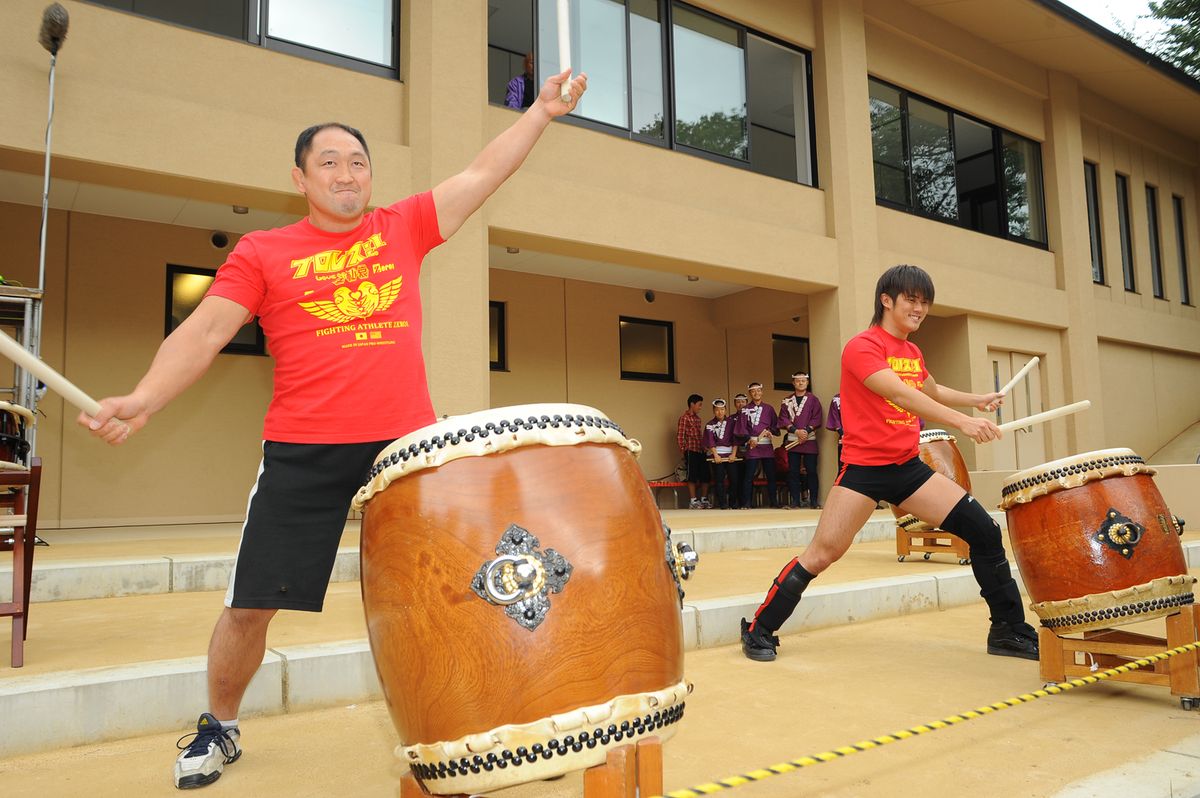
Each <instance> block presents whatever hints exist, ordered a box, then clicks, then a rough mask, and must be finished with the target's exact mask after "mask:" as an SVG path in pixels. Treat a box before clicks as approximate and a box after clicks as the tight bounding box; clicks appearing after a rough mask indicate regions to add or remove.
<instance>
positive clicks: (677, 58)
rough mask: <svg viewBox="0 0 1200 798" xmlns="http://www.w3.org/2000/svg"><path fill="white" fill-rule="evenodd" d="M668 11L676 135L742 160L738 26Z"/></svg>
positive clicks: (742, 69)
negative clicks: (673, 78)
mask: <svg viewBox="0 0 1200 798" xmlns="http://www.w3.org/2000/svg"><path fill="white" fill-rule="evenodd" d="M673 13H674V25H673V28H672V32H673V42H674V59H673V65H674V75H675V141H676V143H678V144H682V145H685V146H688V147H695V148H696V149H699V150H704V151H705V152H711V153H715V154H717V155H724V156H725V157H727V158H735V159H737V160H740V161H745V160H747V158H748V155H749V146H750V142H749V137H748V135H747V126H746V55H745V51H744V50H743V49H742V45H741V34H740V31H739V30H738V29H737V28H735V27H734V26H732V25H727V24H725V23H724V22H721V21H719V20H716V19H713V18H712V17H708V16H704V15H702V14H698V13H696V12H694V11H688V10H687V9H685V8H682V7H680V6H676V7H675V9H674V12H673ZM589 91H590V88H589Z"/></svg>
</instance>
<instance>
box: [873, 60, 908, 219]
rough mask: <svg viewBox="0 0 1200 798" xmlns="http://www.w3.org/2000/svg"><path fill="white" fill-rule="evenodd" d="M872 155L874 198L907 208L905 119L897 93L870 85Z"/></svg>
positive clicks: (890, 88) (896, 91) (882, 86)
mask: <svg viewBox="0 0 1200 798" xmlns="http://www.w3.org/2000/svg"><path fill="white" fill-rule="evenodd" d="M869 90H870V96H871V99H870V111H871V153H872V158H873V160H874V161H875V196H876V197H877V198H879V199H882V200H886V201H888V202H894V203H897V204H898V205H908V204H909V198H908V168H907V165H906V164H907V162H906V159H905V156H904V152H905V148H904V119H903V113H902V112H901V106H900V90H899V89H894V88H892V87H891V86H888V85H886V84H883V83H880V82H879V81H877V80H872V81H870V82H869Z"/></svg>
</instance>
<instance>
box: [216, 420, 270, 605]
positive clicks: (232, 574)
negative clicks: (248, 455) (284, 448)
mask: <svg viewBox="0 0 1200 798" xmlns="http://www.w3.org/2000/svg"><path fill="white" fill-rule="evenodd" d="M266 445H267V442H266V441H263V442H262V446H261V447H260V448H263V449H265V448H266ZM265 461H266V453H265V452H264V454H263V458H262V459H261V460H259V461H258V473H257V474H255V475H254V484H253V485H251V486H250V496H249V497H248V498H247V499H246V518H245V519H244V520H243V521H242V533H241V535H239V536H238V545H237V550H238V554H241V553H242V539H243V538H245V537H246V524H248V523H250V504H251V503H252V502H253V501H254V494H255V493H257V492H258V481H259V480H260V479H262V475H263V464H264V463H265ZM236 577H237V556H234V558H233V568H231V569H230V570H229V587H227V588H225V606H226V607H232V606H233V581H234V579H235V578H236Z"/></svg>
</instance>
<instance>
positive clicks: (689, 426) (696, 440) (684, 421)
mask: <svg viewBox="0 0 1200 798" xmlns="http://www.w3.org/2000/svg"><path fill="white" fill-rule="evenodd" d="M703 434H704V425H703V424H702V423H701V422H700V416H698V415H696V414H695V413H693V412H692V411H690V410H689V411H687V412H686V413H684V414H683V415H682V416H680V417H679V426H678V427H677V428H676V430H675V440H676V441H677V442H678V443H679V451H681V452H702V451H704V448H703V447H702V446H701V443H700V442H701V439H702V436H703Z"/></svg>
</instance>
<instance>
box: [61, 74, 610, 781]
mask: <svg viewBox="0 0 1200 798" xmlns="http://www.w3.org/2000/svg"><path fill="white" fill-rule="evenodd" d="M570 74H571V73H570V70H567V71H565V72H563V73H561V74H559V75H556V76H553V77H551V78H549V79H548V80H547V81H546V83H545V85H544V86H543V87H542V89H541V92H540V94H539V95H538V96H537V98H536V99H535V100H534V101H533V104H532V105H531V106H530V108H529V110H528V111H526V112H525V113H523V114H522V115H521V116H520V118H519V119H518V120H517V121H516V122H515V123H514V124H513V125H512V126H511V127H509V128H508V130H506V131H505V132H503V133H501V134H500V135H499V136H497V137H496V138H495V139H494V140H493V141H492V142H491V143H489V144H488V145H487V146H486V147H485V148H484V149H483V151H482V152H481V153H480V154H479V155H478V156H477V157H476V158H475V160H474V161H472V162H471V164H470V165H469V166H468V167H467V168H466V169H465V170H464V171H463V172H461V173H459V174H457V175H454V176H453V177H450V178H448V179H447V180H445V181H444V182H442V183H440V184H439V185H437V186H436V187H434V189H433V190H432V191H430V192H426V193H424V194H418V195H416V196H413V197H409V198H408V199H406V200H403V201H401V202H398V203H396V204H394V205H390V206H388V207H383V208H377V209H375V210H372V211H368V209H367V206H368V203H369V202H370V199H371V178H372V174H371V158H370V153H369V151H368V149H367V143H366V140H365V139H364V138H363V135H362V134H361V133H360V132H359V131H357V130H355V129H354V128H352V127H348V126H346V125H343V124H340V123H328V124H322V125H314V126H313V127H311V128H308V129H307V130H305V131H303V132H302V133H301V134H300V136H299V138H298V139H297V141H296V152H295V163H296V166H295V168H294V169H292V180H293V182H294V184H295V186H296V189H297V191H299V192H300V193H301V194H303V195H304V196H305V198H306V199H307V201H308V217H307V218H305V219H303V220H301V221H299V222H297V223H296V224H293V225H289V226H287V227H284V228H280V229H277V230H266V231H258V232H253V233H248V234H246V235H245V236H243V237H242V239H241V240H240V241H239V242H238V244H237V246H236V247H235V248H234V250H233V252H232V253H230V256H229V259H228V260H227V261H226V263H225V264H224V265H223V266H222V267H221V268H220V270H218V272H217V277H216V279H215V280H214V282H213V285H212V288H211V289H210V290H209V292H208V295H207V296H205V298H204V300H203V301H202V302H201V303H200V305H199V306H198V307H197V308H196V310H195V312H193V313H192V315H190V316H189V317H188V318H187V319H186V320H185V321H184V322H183V323H182V324H181V325H180V326H179V327H178V328H177V329H176V330H175V331H174V332H173V333H171V335H170V336H169V337H168V338H167V339H166V340H165V341H163V343H162V345H161V346H160V347H159V350H158V353H157V354H156V355H155V357H154V361H153V362H152V363H151V365H150V368H149V370H148V371H147V372H146V375H145V376H144V377H143V378H142V379H141V381H140V382H139V383H138V384H137V387H136V388H134V390H133V392H132V393H130V394H128V395H126V396H118V397H110V398H108V399H105V400H103V401H102V402H101V403H100V411H99V412H98V413H97V414H96V415H95V417H89V416H87V415H85V414H82V413H81V414H80V416H79V423H80V424H82V425H84V426H86V427H88V428H89V429H91V430H92V432H93V434H95V435H96V436H97V437H99V438H101V439H103V440H105V441H107V442H108V443H110V444H114V445H116V444H120V443H123V442H124V441H125V440H126V439H127V438H128V436H129V435H130V433H132V432H137V431H138V430H139V429H141V428H142V427H143V426H145V425H146V422H147V421H148V420H149V419H150V416H151V415H153V414H154V413H157V412H158V411H159V410H162V409H163V407H165V406H166V405H167V403H168V402H170V401H171V400H172V399H174V398H175V397H176V396H178V395H179V394H180V393H181V392H183V390H184V389H185V388H187V387H188V386H189V385H191V384H192V383H193V382H195V381H196V380H197V379H199V378H200V376H201V375H202V374H203V373H204V372H205V371H206V370H207V369H208V367H209V366H210V365H211V364H212V362H213V359H214V358H215V357H216V355H217V353H218V352H219V351H220V350H221V349H222V348H223V347H224V346H225V345H226V344H227V343H229V341H230V340H231V339H232V338H233V336H234V335H235V334H236V333H237V332H238V330H239V329H240V328H241V327H242V325H243V324H245V323H246V322H248V321H250V320H251V319H253V318H254V317H255V316H258V318H259V319H260V320H261V323H262V326H263V330H264V331H265V332H266V335H267V338H268V339H269V341H270V347H271V354H272V356H273V357H274V358H275V386H274V387H275V390H274V394H273V396H272V398H271V405H270V407H269V408H268V410H267V417H266V421H265V424H264V432H263V459H262V464H261V465H260V466H259V472H258V478H257V480H256V482H255V484H254V486H253V488H252V489H251V491H250V500H249V503H248V506H247V510H246V522H245V524H244V525H243V527H242V540H241V542H240V544H239V547H238V555H237V559H236V560H235V563H234V570H233V573H232V574H231V575H230V579H229V590H228V592H227V593H226V597H225V605H226V606H225V610H224V611H223V612H222V614H221V616H220V618H219V619H218V620H217V624H216V628H215V629H214V630H213V636H212V641H211V643H210V644H209V650H208V693H209V696H208V698H209V707H208V709H209V711H208V712H205V713H204V714H202V715H201V716H200V720H199V722H198V723H197V726H196V729H197V731H196V736H195V738H194V739H193V740H192V741H191V742H190V744H189V745H188V746H187V747H186V748H184V750H183V752H182V753H181V754H179V756H178V757H177V759H176V763H175V786H176V787H180V788H189V787H200V786H203V785H205V784H210V783H212V782H214V781H216V780H217V779H218V778H219V777H220V776H221V773H222V770H223V768H224V766H225V765H226V764H229V763H231V762H233V761H235V760H236V759H237V758H238V757H240V756H241V753H242V750H241V747H240V745H239V743H238V740H239V738H240V730H239V729H238V722H237V715H238V707H239V706H240V704H241V701H242V696H243V694H244V693H245V690H246V687H247V685H248V684H249V683H250V679H251V677H253V675H254V673H255V671H257V670H258V666H259V664H260V663H261V662H262V657H263V653H264V651H265V646H266V633H267V626H268V624H269V623H270V621H271V618H272V617H274V615H275V613H276V612H277V611H278V610H280V609H294V610H308V611H313V612H319V611H320V610H321V607H322V604H323V602H324V598H325V590H326V588H327V586H328V583H329V575H330V572H331V571H332V568H333V563H334V558H335V556H336V554H337V546H338V542H339V540H340V538H341V535H342V531H343V529H344V527H345V519H346V516H347V513H348V510H349V507H350V500H351V498H352V497H353V495H354V493H355V491H356V490H357V489H358V488H359V486H361V485H362V483H363V481H364V480H365V477H366V474H367V471H368V470H369V468H370V467H371V464H372V463H373V462H374V460H375V458H376V457H377V456H378V454H379V452H380V451H381V450H382V449H383V448H384V447H386V446H388V445H389V444H390V443H392V442H393V441H394V440H395V439H396V438H399V437H402V436H403V435H406V434H408V433H409V432H412V431H413V430H415V429H418V428H420V427H423V426H426V425H428V424H430V423H432V422H433V421H434V413H433V406H432V403H431V402H430V398H429V389H428V387H427V385H426V380H425V363H424V359H423V357H422V354H421V299H420V295H419V293H418V289H419V276H420V267H421V261H422V259H423V258H424V256H425V254H426V253H427V252H429V250H431V249H433V248H434V247H436V246H437V245H438V244H440V243H442V241H443V240H445V239H447V238H449V237H450V236H451V235H453V234H454V232H455V231H457V230H458V229H459V227H461V226H462V224H463V223H464V222H465V221H466V220H467V218H468V217H469V216H470V215H471V214H473V213H474V212H475V211H476V210H477V209H478V208H479V207H480V206H481V205H482V204H483V202H484V201H485V200H486V199H487V198H488V197H489V196H491V194H492V192H494V191H495V190H496V189H497V188H499V186H500V185H501V184H502V183H503V182H504V181H505V180H507V179H508V177H509V176H511V175H512V174H513V173H514V172H515V171H516V170H517V169H518V168H519V167H520V165H521V163H522V162H523V161H524V160H525V157H526V156H527V155H528V154H529V152H530V150H531V149H532V148H533V146H534V144H535V143H536V142H537V140H538V138H539V137H540V136H541V134H542V132H543V131H544V130H545V129H546V126H547V125H548V124H549V123H550V120H551V119H553V118H555V117H558V116H562V115H563V114H566V113H569V112H570V111H571V110H572V109H574V108H575V106H576V104H577V103H578V102H579V98H580V97H581V96H582V95H583V92H584V91H585V90H586V88H587V77H586V76H585V75H582V74H581V75H580V76H579V77H577V78H575V79H574V80H571V81H570V83H569V90H570V100H569V101H568V102H563V101H562V100H561V99H560V94H561V87H562V84H564V83H566V82H567V81H568V79H569V77H570ZM331 409H332V411H333V412H331Z"/></svg>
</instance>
